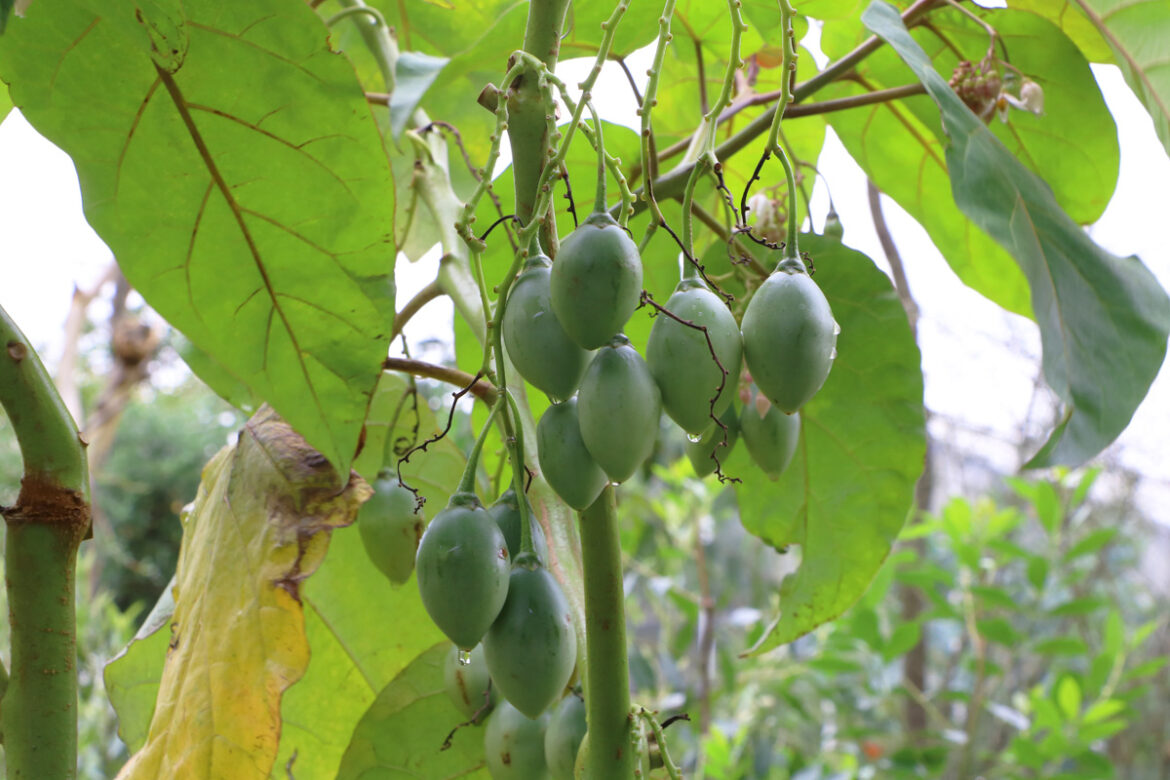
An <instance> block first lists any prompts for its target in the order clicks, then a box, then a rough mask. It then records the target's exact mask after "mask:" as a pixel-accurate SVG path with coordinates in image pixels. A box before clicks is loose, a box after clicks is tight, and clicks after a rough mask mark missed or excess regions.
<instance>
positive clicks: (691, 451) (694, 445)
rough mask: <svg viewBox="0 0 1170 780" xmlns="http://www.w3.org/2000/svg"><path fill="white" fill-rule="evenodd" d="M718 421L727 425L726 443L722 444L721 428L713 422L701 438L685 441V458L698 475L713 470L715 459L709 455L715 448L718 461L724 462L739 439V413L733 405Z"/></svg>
mask: <svg viewBox="0 0 1170 780" xmlns="http://www.w3.org/2000/svg"><path fill="white" fill-rule="evenodd" d="M719 422H721V423H723V424H724V425H726V426H727V444H726V445H724V444H723V429H722V428H720V427H719V426H718V425H716V424H715V423H711V426H710V427H709V428H707V430H706V431H704V432H703V436H702V438H700V439H699V440H698V441H688V442H687V458H688V459H690V461H691V465H692V466H693V467H694V468H695V473H696V474H698V475H699V476H700V477H705V476H707V475H708V474H713V473H714V472H715V461H714V460H713V459H712V458H711V455H712V453H714V452H715V451H716V449H717V448H718V451H719V455H718V457H719V462H720V463H726V462H727V456H729V455H730V454H731V450H732V448H734V447H735V443H736V442H737V441H739V415H738V414H737V413H736V411H735V407H734V406H728V407H727V410H726V411H725V412H723V414H722V415H721V416H720V417H719Z"/></svg>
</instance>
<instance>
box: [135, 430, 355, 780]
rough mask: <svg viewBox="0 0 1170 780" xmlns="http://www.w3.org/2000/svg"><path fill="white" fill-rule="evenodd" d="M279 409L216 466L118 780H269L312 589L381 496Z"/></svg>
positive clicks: (206, 480) (303, 645) (206, 475)
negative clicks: (133, 749)
mask: <svg viewBox="0 0 1170 780" xmlns="http://www.w3.org/2000/svg"><path fill="white" fill-rule="evenodd" d="M336 482H337V476H336V474H335V473H334V471H333V469H332V467H331V466H330V465H329V464H328V462H327V461H326V460H325V459H324V458H323V457H321V455H320V454H319V453H317V452H316V451H315V450H313V449H312V448H311V447H309V446H308V444H307V443H306V442H305V440H304V439H303V438H301V437H300V436H299V435H298V434H297V433H296V432H295V431H293V430H292V428H290V427H289V426H288V424H287V423H285V422H284V421H282V420H281V419H280V418H278V417H277V416H276V415H275V414H274V413H273V412H272V411H271V410H270V409H268V408H265V409H262V410H261V411H260V412H259V413H257V415H256V416H255V417H254V418H253V419H252V420H251V421H249V423H248V425H247V426H246V427H245V428H244V430H243V431H242V432H241V434H240V438H239V441H238V442H237V443H236V444H235V445H234V446H228V447H225V448H224V449H222V450H221V451H220V452H219V454H217V455H216V456H215V457H214V458H213V459H212V460H211V461H210V462H209V463H208V464H207V466H206V467H205V468H204V470H203V482H202V483H201V484H200V486H199V493H198V495H197V496H196V498H195V503H194V505H193V507H192V509H191V511H190V512H189V513H188V514H187V515H186V516H185V521H184V522H185V525H186V528H185V529H184V534H183V546H182V548H181V550H180V552H179V563H178V568H177V571H176V574H175V580H174V587H173V591H172V592H173V595H174V599H175V608H174V614H173V616H172V618H171V626H172V629H173V631H172V637H171V646H170V650H169V651H168V654H167V659H166V664H165V666H164V667H163V672H162V680H161V682H160V684H159V688H158V698H157V702H156V704H155V707H154V714H153V717H152V718H151V721H150V728H149V731H148V733H147V735H146V741H145V744H144V746H143V747H142V749H141V750H140V751H139V752H137V753H136V754H135V755H134V756H133V758H131V760H130V762H129V763H128V764H127V765H126V766H125V767H124V768H123V770H122V772H121V773H120V774H119V778H122V779H123V780H136V779H137V778H152V779H153V778H159V777H205V778H216V779H217V780H261V779H262V778H267V777H268V775H269V772H270V771H271V769H272V766H273V762H274V761H275V759H276V754H277V744H278V740H279V737H280V730H281V720H280V703H281V697H282V695H283V693H284V691H285V690H286V689H287V688H288V687H289V686H290V685H292V684H293V683H294V682H296V681H297V680H298V679H300V677H301V675H302V674H303V673H304V670H305V668H306V666H307V665H308V662H309V646H308V642H307V641H306V638H305V616H304V611H303V608H302V605H301V603H300V601H299V600H298V596H299V590H300V583H301V581H303V580H304V578H306V577H308V576H309V575H310V574H312V573H313V571H314V570H315V569H316V568H317V566H318V565H319V564H320V563H321V560H322V559H323V558H324V556H325V552H326V549H327V548H328V546H329V539H330V531H332V530H333V529H334V528H338V527H340V526H344V525H348V524H350V523H352V522H353V519H354V516H355V515H356V513H357V508H358V506H359V504H360V503H361V501H362V500H363V499H365V498H366V496H368V495H369V492H370V488H369V486H368V485H366V483H365V482H363V481H361V480H360V478H355V479H352V480H351V481H350V483H349V484H348V486H347V487H346V488H345V489H344V490H342V491H340V492H338V491H337V490H336V488H335V487H334V485H335V484H336Z"/></svg>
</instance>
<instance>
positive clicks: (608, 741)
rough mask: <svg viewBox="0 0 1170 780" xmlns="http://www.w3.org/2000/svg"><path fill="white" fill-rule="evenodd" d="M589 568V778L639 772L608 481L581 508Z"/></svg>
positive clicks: (620, 778) (609, 779) (617, 779)
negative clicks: (632, 746) (632, 747)
mask: <svg viewBox="0 0 1170 780" xmlns="http://www.w3.org/2000/svg"><path fill="white" fill-rule="evenodd" d="M580 519H581V522H580V528H581V557H582V560H583V563H584V568H585V624H586V626H588V631H587V633H586V636H585V644H586V647H587V648H588V659H587V662H586V668H585V705H586V717H587V719H588V722H589V757H588V759H587V761H586V764H585V777H586V778H587V780H624V779H625V778H628V777H632V776H633V774H634V760H635V757H634V755H633V751H631V750H630V673H629V661H628V660H627V658H626V611H625V593H624V592H623V590H622V549H621V543H620V540H619V537H618V521H617V506H616V505H615V502H614V488H613V486H612V485H610V486H607V487H606V488H605V490H603V491H601V495H600V496H599V497H598V499H597V500H596V501H594V502H593V505H592V506H590V507H589V508H588V509H586V510H585V511H583V512H581V513H580Z"/></svg>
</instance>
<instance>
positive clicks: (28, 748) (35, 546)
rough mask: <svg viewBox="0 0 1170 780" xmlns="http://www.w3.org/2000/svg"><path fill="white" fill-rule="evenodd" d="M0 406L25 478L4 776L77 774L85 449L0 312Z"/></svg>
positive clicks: (11, 518) (11, 532)
mask: <svg viewBox="0 0 1170 780" xmlns="http://www.w3.org/2000/svg"><path fill="white" fill-rule="evenodd" d="M0 345H3V347H4V352H3V353H0V404H2V405H3V406H4V409H5V411H6V412H7V413H8V419H9V421H10V422H11V423H12V428H13V430H14V431H15V432H16V438H17V440H18V441H19V442H20V449H21V454H22V456H23V458H24V478H23V480H22V482H21V490H20V497H19V498H18V499H17V503H16V506H14V507H7V508H4V509H3V514H4V518H5V520H6V521H7V524H8V537H7V543H6V551H5V561H6V567H7V571H6V572H5V574H6V580H7V585H8V610H9V611H8V619H9V625H10V627H11V630H12V663H11V676H10V679H9V681H8V689H7V690H6V691H5V692H4V700H3V706H2V708H0V709H2V725H3V731H4V742H5V752H6V759H7V764H8V777H9V780H16V778H20V779H21V780H33V779H34V778H35V780H58V779H59V778H73V777H76V775H77V626H76V619H75V615H74V576H75V573H76V564H77V549H78V547H79V546H80V545H81V540H82V538H83V537H84V536H85V534H86V532H87V531H88V529H89V477H88V470H87V467H86V458H85V447H84V445H83V444H82V442H81V439H80V437H79V435H78V432H77V426H76V424H75V423H74V422H73V418H72V417H70V415H69V412H68V411H67V410H66V408H65V404H64V403H63V402H62V401H61V397H60V396H59V395H58V394H57V390H56V388H55V387H54V386H53V383H52V380H50V379H49V375H48V372H46V371H45V367H44V366H43V365H42V364H41V361H40V359H39V358H38V357H37V355H36V352H34V351H33V349H32V347H31V346H30V345H29V343H28V339H26V338H25V336H24V334H23V333H21V332H20V329H19V328H17V327H16V325H15V323H13V322H12V320H11V319H9V317H8V314H7V313H6V312H5V311H4V310H3V309H2V308H0Z"/></svg>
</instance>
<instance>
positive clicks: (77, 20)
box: [0, 0, 394, 473]
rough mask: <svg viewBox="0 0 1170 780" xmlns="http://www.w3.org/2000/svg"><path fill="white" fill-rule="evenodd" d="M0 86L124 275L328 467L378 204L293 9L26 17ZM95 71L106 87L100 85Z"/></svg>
mask: <svg viewBox="0 0 1170 780" xmlns="http://www.w3.org/2000/svg"><path fill="white" fill-rule="evenodd" d="M10 33H11V34H9V35H5V36H4V38H3V39H2V40H0V74H2V75H3V77H4V79H5V80H7V81H8V82H9V83H10V84H11V85H12V96H13V101H14V102H15V103H16V104H17V105H19V106H20V107H21V110H22V111H23V112H24V114H25V116H26V117H27V118H28V119H29V121H30V122H31V123H32V124H33V125H34V126H35V127H36V128H37V129H38V130H39V131H40V132H41V133H43V134H44V135H46V136H47V137H48V138H49V139H50V140H52V141H53V142H55V143H56V144H57V145H59V146H61V147H62V148H63V149H65V151H67V152H68V153H69V154H70V155H71V156H72V157H73V160H74V163H75V164H76V165H77V169H78V174H79V176H80V179H81V185H82V193H83V196H84V202H85V210H86V215H87V217H88V219H89V221H90V223H91V224H92V225H93V226H94V228H95V229H96V230H97V231H98V233H99V234H100V235H101V236H102V238H103V240H105V242H106V243H107V244H108V245H109V246H110V247H111V248H112V249H113V250H114V253H115V255H116V256H117V258H118V261H119V263H120V264H121V266H122V268H123V270H124V271H125V273H126V276H127V278H128V279H129V280H130V281H131V283H132V284H133V285H134V286H135V288H136V289H138V290H139V291H140V292H141V293H142V295H143V296H144V297H145V298H146V299H147V301H148V302H149V303H150V304H151V305H152V306H153V307H154V308H155V309H157V310H158V311H159V312H160V313H161V314H162V315H163V316H164V317H166V318H167V320H168V321H169V322H170V323H171V324H172V325H174V326H175V327H176V328H178V329H179V330H181V331H182V332H183V333H184V335H186V336H187V337H188V338H189V339H190V340H191V342H192V343H193V344H195V346H197V347H198V348H199V349H201V350H203V351H204V352H205V353H207V354H208V355H209V356H211V357H212V358H213V359H214V360H215V361H216V362H218V363H219V364H220V365H221V366H222V368H223V370H224V372H226V373H228V374H231V375H234V376H235V377H236V378H237V379H238V380H239V381H240V382H242V383H243V384H244V385H246V386H248V387H249V388H251V389H252V390H253V391H254V392H255V393H256V395H257V396H259V397H260V398H262V399H265V400H267V401H269V402H270V403H271V404H272V405H273V406H274V407H275V408H276V409H277V411H279V412H280V413H281V414H283V415H285V417H286V419H288V421H289V422H290V423H292V424H293V425H294V426H295V427H296V428H297V429H298V430H300V431H302V432H303V434H304V435H305V437H306V438H307V439H308V440H309V441H310V442H311V443H312V444H313V446H314V447H316V448H317V449H319V450H320V451H321V452H322V453H323V454H324V455H325V456H326V457H327V458H329V460H330V461H331V462H333V463H334V464H335V465H336V466H337V467H338V469H339V471H340V473H345V472H346V471H348V466H349V463H350V460H351V458H352V456H353V452H354V450H355V447H356V443H357V440H358V434H359V432H360V430H361V424H362V420H363V419H364V418H365V411H366V407H367V405H368V403H369V399H370V396H371V394H372V393H373V389H374V385H375V383H376V381H377V378H378V373H379V363H380V361H381V360H382V358H383V356H384V355H385V353H386V350H387V348H388V345H389V335H390V326H391V319H392V317H393V301H394V289H393V279H392V275H391V271H392V268H393V262H394V246H393V237H392V228H393V225H392V219H393V211H394V201H393V198H394V188H393V183H392V181H391V177H390V173H389V167H388V166H387V164H386V156H385V152H384V150H383V148H382V144H381V138H380V134H379V133H378V130H377V127H376V125H375V123H374V121H373V118H372V116H371V114H370V111H369V109H368V107H367V105H366V103H365V101H364V98H363V96H362V92H361V88H360V87H359V85H358V83H357V81H356V80H355V79H354V74H353V70H352V69H351V68H350V66H349V64H348V63H347V62H346V61H345V60H344V59H343V58H341V57H339V56H337V55H336V54H334V53H333V52H331V51H330V50H329V48H328V46H327V38H326V35H325V30H324V28H323V27H322V25H321V22H320V20H319V19H318V18H317V17H316V15H315V14H313V13H312V12H311V10H310V9H309V8H308V7H307V6H305V5H304V4H300V3H287V2H281V0H257V2H249V3H228V4H224V3H218V2H211V0H191V1H190V2H185V3H183V4H182V6H181V7H180V5H179V3H178V2H173V3H171V2H167V3H164V2H158V3H151V4H145V5H144V4H142V3H135V2H131V0H119V1H118V2H110V3H100V4H98V3H93V4H91V3H88V2H85V1H84V0H68V1H67V2H64V3H57V4H54V5H52V6H50V5H49V4H46V3H34V4H33V5H32V6H31V7H30V8H29V13H28V18H27V19H23V20H16V23H14V24H13V25H12V26H11V29H10ZM111 74H117V76H116V77H112V76H111Z"/></svg>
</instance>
